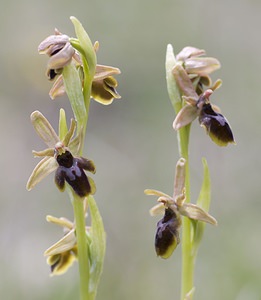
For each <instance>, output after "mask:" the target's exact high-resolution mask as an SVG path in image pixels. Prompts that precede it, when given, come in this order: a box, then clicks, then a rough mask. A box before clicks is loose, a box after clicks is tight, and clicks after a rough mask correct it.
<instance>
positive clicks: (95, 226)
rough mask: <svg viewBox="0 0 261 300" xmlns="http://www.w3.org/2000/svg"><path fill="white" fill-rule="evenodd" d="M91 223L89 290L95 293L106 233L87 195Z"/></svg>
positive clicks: (96, 210)
mask: <svg viewBox="0 0 261 300" xmlns="http://www.w3.org/2000/svg"><path fill="white" fill-rule="evenodd" d="M88 203H89V207H90V214H91V218H92V225H91V229H90V239H91V244H90V248H89V249H90V264H91V268H90V282H89V292H90V293H92V294H94V295H95V294H96V291H97V287H98V284H99V280H100V277H101V273H102V270H103V262H104V256H105V250H106V235H105V231H104V227H103V221H102V218H101V215H100V213H99V209H98V207H97V205H96V202H95V200H94V198H93V197H92V196H89V197H88Z"/></svg>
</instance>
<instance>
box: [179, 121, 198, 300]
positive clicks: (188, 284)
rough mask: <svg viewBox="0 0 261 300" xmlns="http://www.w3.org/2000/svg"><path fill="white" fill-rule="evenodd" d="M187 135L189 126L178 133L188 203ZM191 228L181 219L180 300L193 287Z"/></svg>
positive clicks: (186, 221) (188, 222) (187, 219)
mask: <svg viewBox="0 0 261 300" xmlns="http://www.w3.org/2000/svg"><path fill="white" fill-rule="evenodd" d="M189 134H190V125H188V126H186V127H183V128H181V129H180V130H179V132H178V142H179V152H180V156H181V157H183V158H185V159H186V180H185V188H186V202H190V170H189V151H188V149H189ZM191 230H192V227H191V221H190V220H189V218H183V224H182V275H181V300H184V299H185V297H186V295H187V294H188V293H189V292H190V291H191V290H192V288H193V286H194V256H193V254H192V238H191V235H192V232H191Z"/></svg>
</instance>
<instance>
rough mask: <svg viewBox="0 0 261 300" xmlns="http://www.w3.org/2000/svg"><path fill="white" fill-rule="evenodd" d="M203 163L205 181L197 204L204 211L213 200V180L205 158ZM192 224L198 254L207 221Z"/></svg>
mask: <svg viewBox="0 0 261 300" xmlns="http://www.w3.org/2000/svg"><path fill="white" fill-rule="evenodd" d="M202 163H203V182H202V186H201V190H200V193H199V197H198V200H197V205H198V206H199V207H201V208H202V209H204V211H206V212H208V211H209V207H210V202H211V181H210V173H209V168H208V164H207V161H206V159H205V158H202ZM192 224H193V225H194V226H193V227H194V238H193V252H194V253H195V254H196V253H197V250H198V247H199V245H200V242H201V240H202V237H203V234H204V230H205V226H206V223H205V222H201V221H193V222H192Z"/></svg>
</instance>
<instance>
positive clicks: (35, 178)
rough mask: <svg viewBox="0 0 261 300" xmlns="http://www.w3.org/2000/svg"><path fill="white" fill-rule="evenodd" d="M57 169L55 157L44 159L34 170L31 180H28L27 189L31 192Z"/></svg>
mask: <svg viewBox="0 0 261 300" xmlns="http://www.w3.org/2000/svg"><path fill="white" fill-rule="evenodd" d="M56 168H57V162H56V161H55V159H54V157H45V158H43V159H42V160H41V161H40V162H39V163H38V164H37V165H36V167H35V168H34V170H33V172H32V174H31V176H30V178H29V179H28V182H27V185H26V188H27V190H28V191H30V190H31V189H32V188H33V187H35V186H36V184H37V183H39V182H40V181H42V180H43V179H44V178H45V177H46V176H48V175H49V174H50V173H52V172H53V171H54V170H55V169H56Z"/></svg>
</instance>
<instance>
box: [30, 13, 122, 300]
mask: <svg viewBox="0 0 261 300" xmlns="http://www.w3.org/2000/svg"><path fill="white" fill-rule="evenodd" d="M71 21H72V23H73V25H74V28H75V32H76V38H69V37H68V36H67V35H65V34H62V33H60V32H59V31H58V30H55V34H54V35H51V36H49V37H47V38H46V39H45V40H44V41H43V42H41V43H40V45H39V47H38V51H39V53H40V54H47V55H48V56H49V61H48V64H47V71H46V75H47V77H48V79H49V80H51V81H54V84H53V87H52V88H51V90H50V93H49V95H50V97H51V98H52V99H55V98H57V97H58V96H61V95H64V94H67V96H68V98H69V101H70V104H71V107H72V110H73V113H74V119H72V120H71V124H70V127H69V128H68V127H67V121H66V114H65V111H64V110H63V109H61V110H60V117H59V133H58V134H56V132H55V130H54V129H53V127H52V126H51V124H50V123H49V121H48V120H47V119H46V118H45V117H44V116H43V115H42V114H41V113H40V112H39V111H35V112H33V113H32V114H31V122H32V124H33V126H34V128H35V130H36V132H37V134H38V135H39V136H40V138H42V139H43V141H44V142H45V143H46V145H47V147H48V148H47V149H45V150H43V151H33V154H34V156H36V157H42V160H41V161H40V162H39V163H38V164H37V166H36V167H35V169H34V170H33V172H32V174H31V176H30V178H29V180H28V182H27V189H28V190H31V189H32V188H34V187H35V186H36V185H37V184H38V183H39V182H40V181H41V180H42V179H44V178H45V177H46V176H47V175H49V174H50V173H52V172H55V180H54V181H55V183H56V185H57V187H58V189H59V190H60V191H62V192H63V191H65V190H66V191H67V192H68V194H69V197H70V200H71V203H72V206H73V210H74V221H73V222H71V221H69V220H67V219H66V218H63V217H61V218H55V217H52V216H48V217H47V221H48V222H51V223H54V224H57V225H60V226H62V227H63V228H64V236H63V237H62V238H61V239H60V240H59V241H58V242H57V243H55V244H54V245H53V246H51V247H50V248H48V249H47V250H46V251H45V253H44V255H45V256H47V263H48V264H49V265H50V267H51V272H52V275H60V274H63V273H64V272H66V271H67V270H68V268H69V267H70V265H71V264H72V263H73V262H74V261H77V260H78V262H79V274H80V294H81V300H94V299H95V297H96V293H97V288H98V284H99V280H100V276H101V273H102V269H103V261H104V256H105V248H106V237H105V231H104V227H103V222H102V218H101V216H100V213H99V209H98V207H97V204H96V202H95V200H94V197H93V196H92V195H93V194H95V191H96V185H95V183H94V180H93V179H92V178H91V177H90V176H89V175H87V174H86V172H91V173H93V174H94V173H95V172H96V168H95V165H94V162H93V161H92V160H89V159H86V158H84V157H82V152H83V146H84V140H85V134H86V129H87V123H88V116H89V106H90V100H91V98H93V99H94V100H96V101H98V102H99V103H102V104H105V105H107V104H110V103H112V101H113V99H114V98H116V99H118V98H120V95H119V94H118V93H117V91H116V87H117V81H116V79H115V78H114V77H113V76H114V75H116V74H119V73H120V70H119V69H117V68H113V67H109V66H103V65H98V64H97V58H96V52H97V50H98V46H99V44H98V42H96V43H95V44H94V45H93V44H92V42H91V40H90V38H89V36H88V34H87V33H86V31H85V30H84V28H83V26H82V25H81V23H80V22H79V21H78V20H77V19H76V18H74V17H71ZM88 210H89V211H90V217H91V225H90V226H86V220H85V219H86V217H87V215H88V213H87V212H88Z"/></svg>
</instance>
